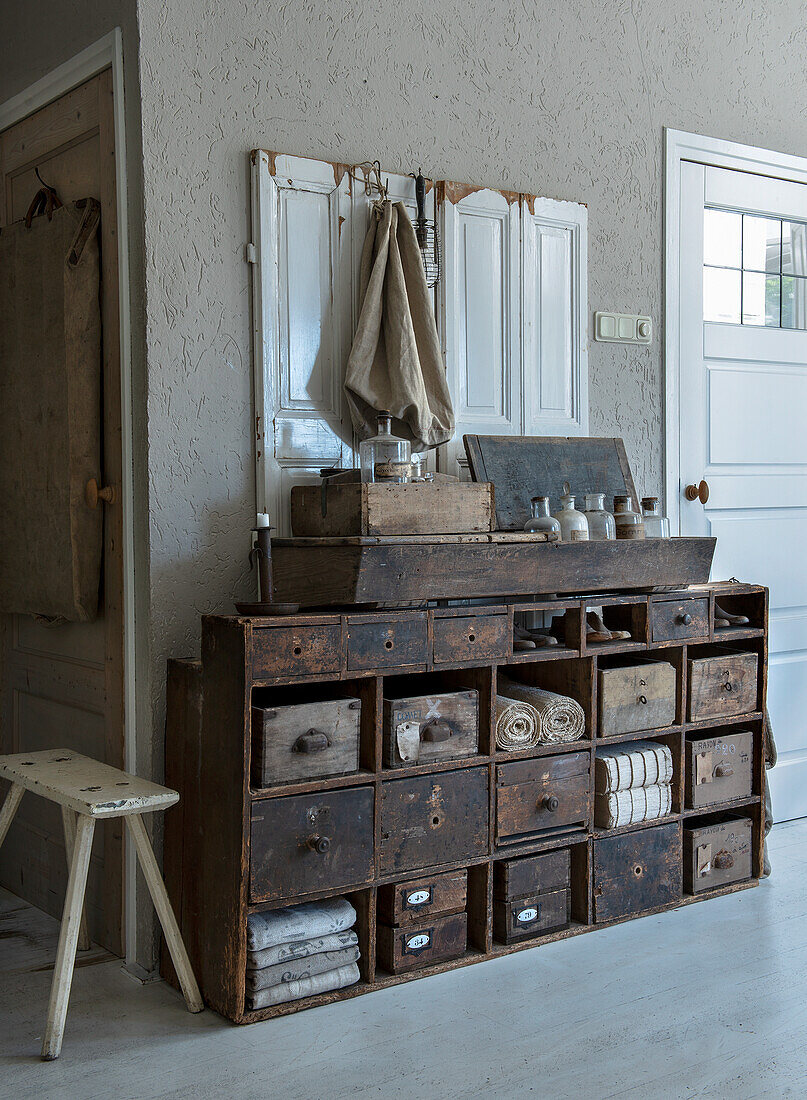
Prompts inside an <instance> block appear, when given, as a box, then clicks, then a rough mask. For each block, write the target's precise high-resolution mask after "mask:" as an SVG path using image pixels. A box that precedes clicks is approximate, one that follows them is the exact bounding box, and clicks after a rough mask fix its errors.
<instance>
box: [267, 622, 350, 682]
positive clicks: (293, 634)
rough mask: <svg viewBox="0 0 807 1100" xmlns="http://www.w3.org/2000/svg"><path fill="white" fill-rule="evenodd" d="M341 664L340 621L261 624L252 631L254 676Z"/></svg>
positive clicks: (333, 668) (303, 672)
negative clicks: (303, 624)
mask: <svg viewBox="0 0 807 1100" xmlns="http://www.w3.org/2000/svg"><path fill="white" fill-rule="evenodd" d="M341 664H342V655H341V628H340V626H339V623H334V624H333V625H330V626H277V627H274V626H273V627H266V628H260V627H259V628H257V629H255V630H253V632H252V676H253V678H254V679H255V680H264V679H266V680H271V679H280V678H282V677H289V676H313V675H321V674H322V673H325V672H338V671H339V669H340V667H341Z"/></svg>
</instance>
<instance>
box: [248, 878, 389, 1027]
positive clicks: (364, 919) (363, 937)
mask: <svg viewBox="0 0 807 1100" xmlns="http://www.w3.org/2000/svg"><path fill="white" fill-rule="evenodd" d="M375 895H376V890H375V887H366V888H364V889H359V890H342V891H337V892H335V893H333V894H331V895H328V898H331V897H333V898H347V900H348V901H349V902H350V903H351V905H352V906H353V908H354V909H355V910H356V922H355V924H354V925H353V928H354V930H355V932H356V934H357V936H358V938H359V944H358V947H359V958H358V962H357V965H358V967H359V975H360V978H359V981H358V982H356V983H355V985H356V986H359V985H365V986H366V985H371V984H372V983H373V982H374V981H375V974H376V957H375V947H376V942H375V941H376V925H375V921H376V900H375ZM328 898H321V899H319V900H322V901H325V900H328ZM299 904H301V902H300V899H298V898H289V899H288V900H284V901H277V902H273V903H272V904H267V905H266V906H265V907H264V906H261V907H260V909H259V910H257V909H256V911H259V912H267V913H268V912H274V911H276V910H279V909H288V908H290V907H291V906H294V905H299ZM247 969H249V957H248V956H247ZM353 988H354V987H353V986H347V987H345V988H344V989H342V990H326V991H324V992H322V993H314V994H311V995H310V996H308V997H299V998H297V999H296V1000H294V1001H284V1002H281V1003H280V1004H278V1005H268V1006H266V1007H264V1008H256V1009H252V1008H250V1007H249V1001H248V998H249V991H248V990H247V991H245V998H246V1000H245V1006H244V1007H245V1012H246V1013H247V1014H248V1015H249V1014H251V1013H262V1014H266V1015H282V1014H283V1013H285V1012H294V1011H295V1010H296V1009H297V1008H308V1007H313V1006H315V1005H318V1004H323V1003H327V1002H328V1001H331V1000H335V999H338V997H339V996H340V995H346V994H349V992H350V990H351V989H353Z"/></svg>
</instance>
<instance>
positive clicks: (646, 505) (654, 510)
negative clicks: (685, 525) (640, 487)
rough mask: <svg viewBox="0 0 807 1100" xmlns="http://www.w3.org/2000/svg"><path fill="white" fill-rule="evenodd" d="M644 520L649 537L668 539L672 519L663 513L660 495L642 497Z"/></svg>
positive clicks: (646, 534)
mask: <svg viewBox="0 0 807 1100" xmlns="http://www.w3.org/2000/svg"><path fill="white" fill-rule="evenodd" d="M642 521H643V522H644V534H645V538H647V539H668V538H669V537H670V521H669V520H668V519H667V517H666V516H663V515H662V514H661V504H660V503H659V499H658V497H642Z"/></svg>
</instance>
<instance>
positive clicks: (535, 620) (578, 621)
mask: <svg viewBox="0 0 807 1100" xmlns="http://www.w3.org/2000/svg"><path fill="white" fill-rule="evenodd" d="M558 620H562V626H561V625H560V624H559V623H558ZM582 622H583V619H582V609H581V605H580V601H579V600H569V601H557V602H554V601H553V602H552V603H549V602H547V601H540V600H538V601H535V602H532V603H530V602H526V603H521V604H519V603H516V604H514V605H513V625H514V627H516V626H523V627H525V628H526V629H528V630H531V629H533V630H539V631H551V632H552V635H553V637H557V639H558V645H553V646H543V647H541V648H540V649H534V650H523V651H520V652H518V653H517V654H516V655H517V657H519V658H522V659H526V658H530V657H531V658H533V659H537V660H541V659H550V658H553V657H555V658H556V657H559V656H561V655H562V653H563V651H564V650H568V651H570V654H569V655H571V653H575V654H577V653H579V652H580V649H581V646H582V629H583V628H582ZM556 624H557V629H556V630H555V629H553V626H555V625H556Z"/></svg>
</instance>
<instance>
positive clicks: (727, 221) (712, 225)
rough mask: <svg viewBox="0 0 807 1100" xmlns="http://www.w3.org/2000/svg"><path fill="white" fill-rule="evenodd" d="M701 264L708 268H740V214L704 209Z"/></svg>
mask: <svg viewBox="0 0 807 1100" xmlns="http://www.w3.org/2000/svg"><path fill="white" fill-rule="evenodd" d="M703 262H704V263H705V264H706V265H707V266H710V267H737V268H739V267H741V266H742V214H735V213H734V212H733V211H731V210H711V209H709V207H706V208H705V209H704V211H703Z"/></svg>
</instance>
